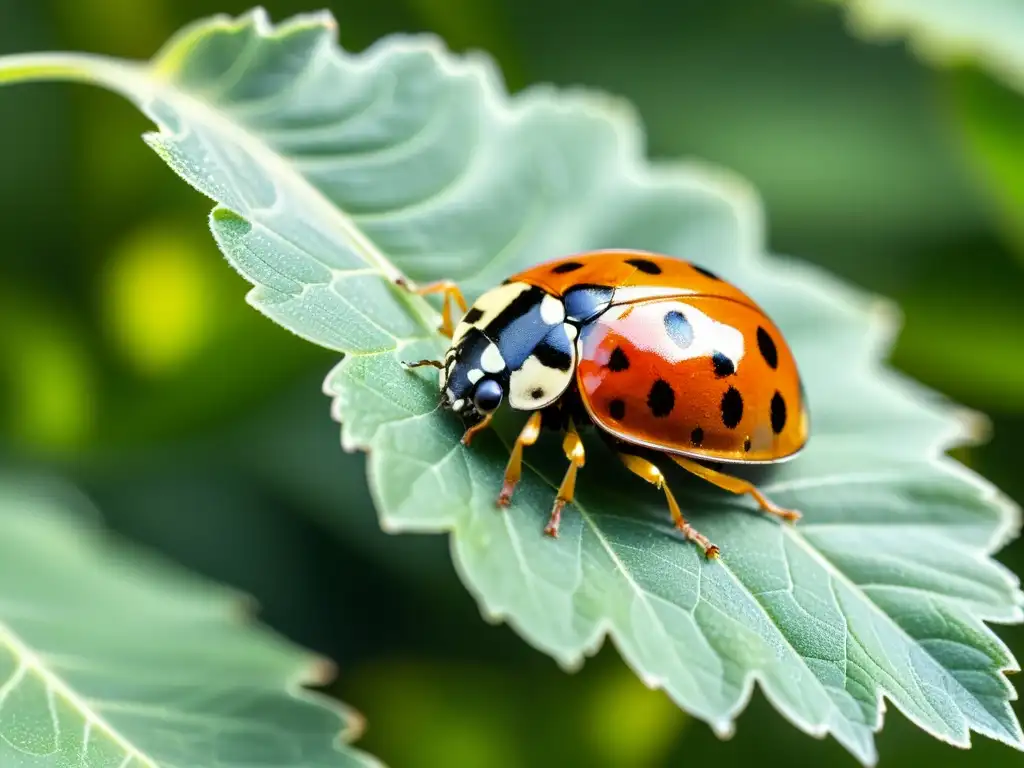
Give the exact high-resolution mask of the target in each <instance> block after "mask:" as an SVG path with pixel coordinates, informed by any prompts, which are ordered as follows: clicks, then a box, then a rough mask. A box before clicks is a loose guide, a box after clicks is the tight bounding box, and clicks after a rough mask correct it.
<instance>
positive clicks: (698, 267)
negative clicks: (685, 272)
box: [690, 264, 722, 280]
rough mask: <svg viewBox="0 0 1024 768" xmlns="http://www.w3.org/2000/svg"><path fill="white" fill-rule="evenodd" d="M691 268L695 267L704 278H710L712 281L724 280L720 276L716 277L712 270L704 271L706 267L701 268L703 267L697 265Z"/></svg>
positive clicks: (692, 265)
mask: <svg viewBox="0 0 1024 768" xmlns="http://www.w3.org/2000/svg"><path fill="white" fill-rule="evenodd" d="M690 266H691V267H693V269H694V271H695V272H700V273H701V274H702V275H704V277H707V278H710V279H711V280H721V279H722V278H720V277H719V276H718V275H716V274H715V273H714V272H712V271H711V270H710V269H704V267H701V266H699V265H697V264H691V265H690Z"/></svg>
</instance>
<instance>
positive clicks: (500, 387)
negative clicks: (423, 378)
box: [439, 283, 576, 426]
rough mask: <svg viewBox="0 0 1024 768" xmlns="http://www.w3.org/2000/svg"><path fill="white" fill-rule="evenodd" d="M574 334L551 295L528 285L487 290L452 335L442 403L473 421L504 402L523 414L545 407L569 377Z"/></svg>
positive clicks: (470, 423)
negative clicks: (523, 412)
mask: <svg viewBox="0 0 1024 768" xmlns="http://www.w3.org/2000/svg"><path fill="white" fill-rule="evenodd" d="M575 338H576V328H575V327H574V326H572V325H571V324H569V323H567V322H566V318H565V308H564V306H563V305H562V302H561V301H560V300H559V299H557V298H555V297H554V296H551V295H550V294H548V293H546V292H545V291H543V290H542V289H540V288H537V287H535V286H532V285H527V284H526V283H506V284H503V285H500V286H498V287H497V288H493V289H491V290H490V291H488V292H487V293H484V294H483V295H482V296H480V298H479V299H477V300H476V302H475V303H474V304H473V306H472V307H470V308H469V310H468V311H467V312H466V314H465V315H464V316H463V318H462V320H461V322H459V324H458V325H457V326H456V328H455V331H454V333H453V335H452V343H451V346H450V347H449V348H448V351H447V352H446V353H445V356H444V361H443V363H442V364H441V376H440V379H439V386H440V390H441V393H442V398H441V404H442V407H445V408H450V409H451V410H452V411H454V412H455V413H458V414H459V415H460V416H461V417H462V418H463V420H464V421H465V422H466V423H467V425H468V426H473V425H475V424H477V423H479V422H480V421H482V420H483V419H485V418H487V417H489V416H490V414H492V413H493V412H494V411H495V410H496V409H497V408H498V406H500V405H501V404H502V403H503V402H508V404H509V405H511V406H512V408H514V409H516V410H520V411H534V410H538V409H540V408H544V407H546V406H548V405H550V404H551V403H553V402H555V401H556V400H557V399H558V398H559V397H561V395H562V393H563V392H564V391H565V390H566V388H567V387H568V386H569V384H570V382H571V381H572V376H573V373H574V371H575V363H576V349H575V346H574V345H573V342H572V339H575Z"/></svg>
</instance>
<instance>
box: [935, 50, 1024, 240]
mask: <svg viewBox="0 0 1024 768" xmlns="http://www.w3.org/2000/svg"><path fill="white" fill-rule="evenodd" d="M948 85H949V97H950V102H951V106H952V114H953V118H954V123H955V125H956V127H957V128H958V129H959V132H960V136H961V137H962V138H963V145H964V150H965V152H966V155H967V158H968V160H969V161H970V162H971V165H972V168H973V170H974V172H975V175H976V177H977V179H978V181H979V182H980V184H981V186H982V188H983V189H984V190H985V192H986V193H987V197H988V199H989V200H990V202H991V204H992V208H993V211H994V214H995V218H996V221H997V222H998V224H999V227H1000V229H1001V230H1002V231H1003V232H1004V234H1005V237H1006V239H1007V240H1008V241H1009V243H1010V244H1011V246H1013V247H1014V248H1015V249H1016V252H1017V254H1018V255H1019V256H1022V257H1024V99H1022V98H1021V96H1020V94H1019V93H1017V92H1015V91H1013V90H1011V89H1009V88H1006V87H1005V86H1002V85H1001V84H999V83H998V82H996V81H994V80H992V79H991V78H989V77H986V76H985V75H984V74H982V73H980V72H978V71H977V70H975V69H964V70H961V71H957V72H954V73H952V74H951V75H950V77H949V83H948Z"/></svg>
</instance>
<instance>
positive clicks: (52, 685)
mask: <svg viewBox="0 0 1024 768" xmlns="http://www.w3.org/2000/svg"><path fill="white" fill-rule="evenodd" d="M0 646H4V647H6V648H8V649H10V651H11V652H12V654H13V655H14V657H15V658H16V659H17V660H18V670H15V672H14V676H15V677H16V676H18V675H19V673H20V672H19V671H20V670H21V669H25V670H27V673H31V674H34V675H36V676H37V677H39V679H40V680H41V681H42V682H43V684H44V685H45V686H46V689H47V690H48V691H51V692H52V693H53V694H55V695H57V696H59V697H60V698H62V699H64V701H66V702H67V703H68V704H70V705H71V706H72V707H73V708H74V709H75V711H76V712H78V713H79V714H80V715H81V716H82V719H83V720H84V725H83V728H96V729H98V730H100V731H101V732H102V733H104V734H105V735H106V736H107V737H108V738H109V739H110V740H111V741H112V742H113V743H114V744H116V745H117V746H118V747H119V748H120V749H121V751H122V752H123V753H124V755H125V758H126V760H127V761H128V762H130V761H131V760H138V761H140V762H141V763H142V764H143V765H146V766H148V768H161V766H159V765H158V764H157V763H155V762H153V760H152V758H150V757H148V756H147V755H146V754H145V753H144V752H142V751H141V750H140V749H139V748H138V747H136V746H135V745H134V744H133V743H132V742H131V741H130V740H129V739H128V738H127V737H126V736H124V735H122V734H121V732H120V731H118V730H117V728H115V727H114V726H113V725H112V724H111V723H109V722H108V721H107V720H106V718H104V717H103V716H102V715H100V714H99V713H97V712H95V711H94V710H93V709H92V708H91V707H89V705H88V704H87V703H86V700H85V699H83V698H82V697H81V696H80V695H79V694H78V693H77V692H76V691H75V690H74V689H73V688H71V686H69V685H68V684H67V683H65V682H64V680H63V679H62V678H61V677H60V676H59V675H57V674H56V673H54V672H52V671H51V670H50V669H49V667H47V666H46V664H45V663H44V662H43V659H42V657H41V656H39V654H37V653H36V652H35V651H33V650H32V649H31V648H30V647H29V646H28V645H27V644H26V643H25V642H23V641H22V640H21V638H20V637H19V636H18V635H17V633H15V631H14V630H13V629H12V628H11V627H10V626H8V625H7V624H6V623H5V622H3V621H0ZM27 673H20V674H21V675H22V677H24V675H25V674H27ZM5 685H6V684H5ZM15 687H17V686H13V687H12V688H11V690H14V688H15ZM5 693H9V691H5ZM2 704H3V701H2V699H0V706H2ZM125 764H127V763H125Z"/></svg>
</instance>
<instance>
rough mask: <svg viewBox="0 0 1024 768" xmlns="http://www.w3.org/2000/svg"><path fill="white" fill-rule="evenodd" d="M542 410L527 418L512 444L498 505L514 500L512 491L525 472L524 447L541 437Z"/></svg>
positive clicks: (501, 505)
mask: <svg viewBox="0 0 1024 768" xmlns="http://www.w3.org/2000/svg"><path fill="white" fill-rule="evenodd" d="M540 424H541V412H540V411H534V413H533V414H532V415H531V416H530V418H528V419H527V420H526V423H525V424H524V425H523V428H522V429H521V430H520V431H519V437H517V438H516V442H515V445H513V446H512V455H511V456H509V457H508V465H507V466H506V467H505V482H504V483H503V484H502V486H501V493H499V494H498V506H499V507H507V506H508V505H509V502H510V501H511V500H512V491H514V490H515V488H516V483H518V482H519V478H520V477H521V476H522V473H523V448H524V447H525V446H527V445H533V444H534V443H536V442H537V438H538V437H540Z"/></svg>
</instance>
